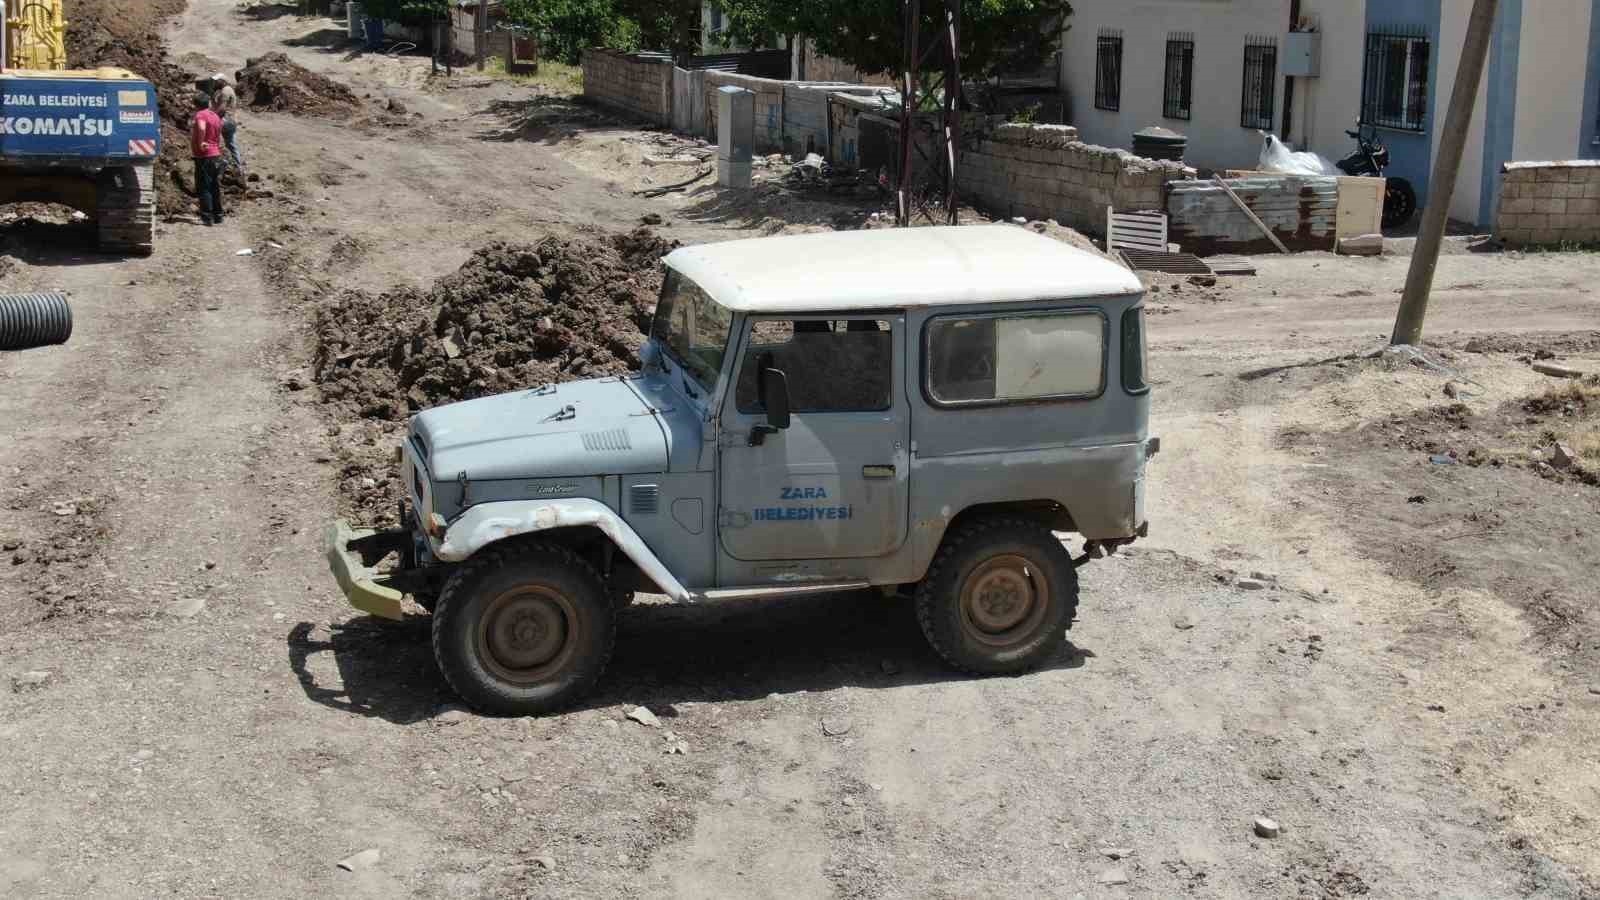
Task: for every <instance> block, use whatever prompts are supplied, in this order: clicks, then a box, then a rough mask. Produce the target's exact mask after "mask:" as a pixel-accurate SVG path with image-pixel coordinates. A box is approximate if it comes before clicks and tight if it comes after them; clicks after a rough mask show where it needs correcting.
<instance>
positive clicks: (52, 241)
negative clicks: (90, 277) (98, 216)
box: [0, 216, 119, 266]
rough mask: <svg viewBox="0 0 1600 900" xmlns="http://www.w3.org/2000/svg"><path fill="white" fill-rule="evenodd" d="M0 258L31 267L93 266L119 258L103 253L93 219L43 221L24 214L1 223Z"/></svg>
mask: <svg viewBox="0 0 1600 900" xmlns="http://www.w3.org/2000/svg"><path fill="white" fill-rule="evenodd" d="M0 258H9V259H17V260H20V261H22V262H25V263H27V264H28V265H32V266H92V265H97V264H101V263H107V262H116V261H117V260H118V258H119V257H117V256H116V255H114V254H109V253H102V252H100V248H99V238H98V235H97V233H96V231H95V226H94V223H93V222H92V221H83V222H44V221H40V220H38V219H35V218H33V217H31V216H23V217H21V218H18V219H13V220H11V221H9V222H6V223H4V224H0ZM8 264H9V263H8Z"/></svg>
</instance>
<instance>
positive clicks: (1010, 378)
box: [924, 310, 1106, 406]
mask: <svg viewBox="0 0 1600 900" xmlns="http://www.w3.org/2000/svg"><path fill="white" fill-rule="evenodd" d="M1105 343H1106V320H1105V317H1104V316H1103V315H1101V314H1100V313H1099V312H1098V311H1094V310H1068V311H1064V312H1058V313H1024V314H1020V315H992V316H962V317H956V316H945V317H940V318H936V319H933V320H932V321H930V322H929V323H928V327H927V332H926V359H925V361H924V377H925V382H926V387H927V392H928V397H929V399H931V400H932V401H933V402H934V403H935V404H937V405H940V406H947V405H960V404H964V403H1006V402H1015V401H1024V400H1042V399H1066V398H1081V397H1094V396H1098V395H1099V394H1100V392H1101V391H1102V390H1104V386H1105Z"/></svg>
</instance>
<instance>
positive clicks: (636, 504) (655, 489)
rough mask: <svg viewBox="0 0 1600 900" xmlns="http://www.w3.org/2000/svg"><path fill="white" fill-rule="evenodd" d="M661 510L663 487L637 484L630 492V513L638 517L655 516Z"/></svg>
mask: <svg viewBox="0 0 1600 900" xmlns="http://www.w3.org/2000/svg"><path fill="white" fill-rule="evenodd" d="M660 509H661V487H660V486H659V485H654V484H636V485H634V486H633V487H632V488H630V489H629V490H628V511H629V512H631V513H633V514H634V515H637V516H653V515H655V514H656V512H657V511H658V510H660Z"/></svg>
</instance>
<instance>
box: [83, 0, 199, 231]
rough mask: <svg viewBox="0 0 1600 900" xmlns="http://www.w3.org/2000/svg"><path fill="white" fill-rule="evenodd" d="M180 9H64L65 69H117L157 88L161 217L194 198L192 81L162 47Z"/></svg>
mask: <svg viewBox="0 0 1600 900" xmlns="http://www.w3.org/2000/svg"><path fill="white" fill-rule="evenodd" d="M183 7H184V0H134V2H126V0H77V2H74V3H68V4H67V8H66V16H67V65H68V66H70V67H72V68H74V69H93V68H97V67H99V66H120V67H121V68H124V69H128V70H130V71H132V72H134V73H136V74H138V75H140V76H142V77H144V78H147V79H149V80H150V82H151V83H152V84H154V85H155V87H156V97H157V100H158V101H159V103H160V106H161V144H162V146H161V158H160V159H159V160H158V161H157V162H156V202H157V208H158V209H159V210H160V211H161V212H162V213H164V214H167V213H174V212H178V211H180V210H184V209H187V208H188V207H189V206H190V197H191V196H192V195H193V193H194V191H193V185H192V178H193V176H192V172H191V169H192V163H191V162H190V160H189V138H188V133H189V132H188V129H189V116H190V115H191V114H192V113H193V112H194V102H193V101H194V95H195V76H194V75H193V74H191V73H188V72H185V71H184V70H183V69H181V68H179V67H178V66H175V65H173V64H172V63H171V62H170V61H169V60H168V58H167V55H166V52H165V51H164V50H163V48H162V44H161V24H162V22H164V21H165V20H166V19H167V18H168V17H170V16H175V15H177V14H178V13H180V12H182V11H183Z"/></svg>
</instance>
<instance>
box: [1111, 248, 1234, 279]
mask: <svg viewBox="0 0 1600 900" xmlns="http://www.w3.org/2000/svg"><path fill="white" fill-rule="evenodd" d="M1117 253H1118V255H1120V256H1121V257H1122V261H1123V262H1124V263H1127V265H1128V268H1130V269H1134V270H1136V271H1142V272H1166V273H1168V274H1171V275H1210V274H1213V273H1212V271H1211V267H1210V266H1208V265H1206V264H1205V262H1204V261H1203V260H1202V259H1200V257H1198V256H1195V255H1194V254H1193V253H1157V252H1155V251H1153V250H1119V251H1117Z"/></svg>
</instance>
